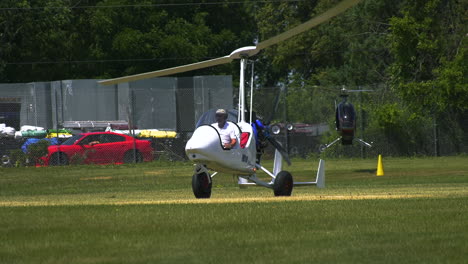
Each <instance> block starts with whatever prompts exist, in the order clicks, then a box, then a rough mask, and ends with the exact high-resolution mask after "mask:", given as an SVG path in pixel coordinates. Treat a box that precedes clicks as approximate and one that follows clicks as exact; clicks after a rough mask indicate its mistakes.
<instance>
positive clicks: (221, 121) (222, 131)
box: [213, 109, 236, 149]
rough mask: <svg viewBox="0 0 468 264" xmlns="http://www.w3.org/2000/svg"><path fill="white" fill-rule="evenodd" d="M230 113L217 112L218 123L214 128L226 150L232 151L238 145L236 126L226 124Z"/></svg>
mask: <svg viewBox="0 0 468 264" xmlns="http://www.w3.org/2000/svg"><path fill="white" fill-rule="evenodd" d="M227 118H228V113H227V111H226V110H225V109H218V110H216V123H214V124H213V126H214V127H215V128H216V130H218V132H219V135H220V136H221V143H222V144H223V147H224V148H225V149H231V148H232V147H234V146H235V145H236V133H235V130H234V125H232V124H230V123H228V122H226V120H227Z"/></svg>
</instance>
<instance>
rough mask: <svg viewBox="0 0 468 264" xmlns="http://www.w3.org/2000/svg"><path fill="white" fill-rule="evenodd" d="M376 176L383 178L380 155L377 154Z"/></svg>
mask: <svg viewBox="0 0 468 264" xmlns="http://www.w3.org/2000/svg"><path fill="white" fill-rule="evenodd" d="M377 176H384V171H383V164H382V155H380V154H379V160H378V162H377Z"/></svg>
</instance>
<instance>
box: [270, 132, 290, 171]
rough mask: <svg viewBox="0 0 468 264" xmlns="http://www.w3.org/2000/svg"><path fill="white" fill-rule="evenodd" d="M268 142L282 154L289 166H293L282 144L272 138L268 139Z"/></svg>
mask: <svg viewBox="0 0 468 264" xmlns="http://www.w3.org/2000/svg"><path fill="white" fill-rule="evenodd" d="M267 140H268V141H270V143H271V144H272V145H273V146H274V147H275V148H276V149H277V150H278V151H279V152H280V153H281V156H282V157H283V159H284V160H285V161H286V162H287V163H288V165H291V160H290V159H289V155H288V152H287V151H286V150H285V149H284V148H283V146H281V144H280V143H279V142H278V141H276V139H274V138H272V137H267Z"/></svg>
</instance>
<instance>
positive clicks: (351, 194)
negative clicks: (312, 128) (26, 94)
mask: <svg viewBox="0 0 468 264" xmlns="http://www.w3.org/2000/svg"><path fill="white" fill-rule="evenodd" d="M268 165H270V166H271V164H267V166H268ZM317 165H318V163H317V161H311V160H307V161H304V160H295V161H293V165H292V166H291V167H285V169H288V170H289V171H291V172H292V174H293V177H294V178H295V180H298V181H304V180H310V179H312V178H313V177H314V175H315V171H316V169H317ZM376 165H377V159H375V160H359V159H356V160H327V161H326V188H325V189H317V188H315V187H303V188H297V189H294V191H293V196H292V197H290V198H275V197H273V192H272V191H271V190H269V189H265V188H257V187H249V188H248V189H239V188H238V187H237V185H236V180H235V179H233V177H232V176H231V175H220V174H219V175H216V176H215V178H214V184H213V195H212V199H209V200H205V199H204V200H197V199H195V198H193V194H192V190H191V184H190V181H191V174H192V167H191V165H190V164H187V163H163V162H153V163H147V164H138V165H122V166H72V167H61V168H8V169H0V238H1V239H0V263H466V259H468V220H467V219H468V158H467V157H466V156H465V157H463V156H460V157H444V158H424V159H423V158H415V159H399V158H388V159H387V158H385V157H384V170H385V176H381V177H377V176H375V169H376Z"/></svg>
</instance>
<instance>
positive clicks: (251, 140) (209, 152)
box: [185, 121, 257, 175]
mask: <svg viewBox="0 0 468 264" xmlns="http://www.w3.org/2000/svg"><path fill="white" fill-rule="evenodd" d="M227 122H229V123H230V125H232V126H234V127H235V128H236V129H235V130H236V142H237V143H236V144H235V145H234V146H233V147H232V148H231V149H225V148H224V147H223V145H222V143H221V138H220V135H219V133H218V131H217V129H216V128H215V127H214V126H215V125H217V124H214V125H202V126H200V127H198V128H197V129H196V130H195V132H194V133H193V135H192V137H191V138H190V140H189V141H188V142H187V145H186V147H185V152H186V154H187V157H188V158H189V159H190V160H191V161H193V162H195V163H199V164H205V165H206V166H207V167H209V168H211V169H213V170H216V171H219V172H223V173H229V174H235V175H251V174H254V173H255V171H256V170H257V168H256V164H255V158H256V154H257V153H256V152H257V150H256V142H255V136H253V130H252V127H251V126H250V125H249V124H248V123H246V122H240V123H237V124H235V123H232V122H230V121H227ZM241 138H242V146H241V144H240V143H241ZM244 143H245V145H244Z"/></svg>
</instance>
